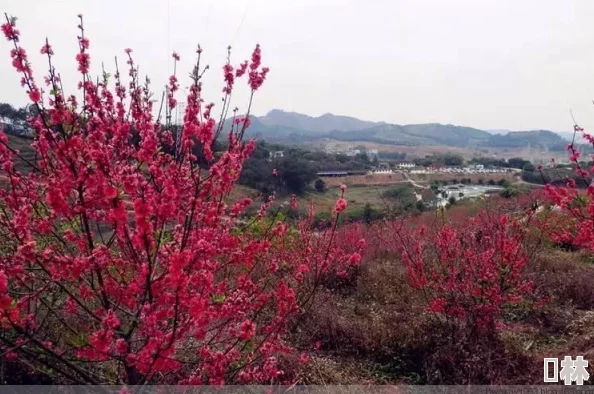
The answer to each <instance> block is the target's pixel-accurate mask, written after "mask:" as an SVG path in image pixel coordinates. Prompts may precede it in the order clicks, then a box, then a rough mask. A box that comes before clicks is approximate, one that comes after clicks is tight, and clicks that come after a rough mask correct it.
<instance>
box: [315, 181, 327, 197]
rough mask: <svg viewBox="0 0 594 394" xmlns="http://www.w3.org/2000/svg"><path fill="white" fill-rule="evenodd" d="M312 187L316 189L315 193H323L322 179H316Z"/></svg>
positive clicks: (324, 183)
mask: <svg viewBox="0 0 594 394" xmlns="http://www.w3.org/2000/svg"><path fill="white" fill-rule="evenodd" d="M314 187H315V188H316V191H317V192H319V193H323V192H324V191H325V190H326V182H324V180H323V179H321V178H318V179H316V182H315V184H314Z"/></svg>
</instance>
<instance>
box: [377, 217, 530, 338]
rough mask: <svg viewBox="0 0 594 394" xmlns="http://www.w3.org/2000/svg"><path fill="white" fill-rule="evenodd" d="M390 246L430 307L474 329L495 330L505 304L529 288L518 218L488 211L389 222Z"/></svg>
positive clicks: (518, 299)
mask: <svg viewBox="0 0 594 394" xmlns="http://www.w3.org/2000/svg"><path fill="white" fill-rule="evenodd" d="M390 233H392V234H394V236H393V237H391V238H388V240H387V241H388V247H390V248H393V249H395V250H398V251H400V252H401V253H402V259H403V261H404V263H405V265H406V267H407V270H408V274H409V278H410V281H411V284H412V286H413V287H415V288H417V289H419V290H420V291H423V293H424V294H425V295H426V297H427V303H428V304H427V308H428V310H429V311H430V312H431V313H433V314H435V316H437V317H440V316H444V317H450V318H454V319H457V320H459V321H460V322H461V323H462V324H465V325H467V327H468V328H469V329H470V331H472V332H481V331H482V332H485V331H486V332H494V331H495V328H496V321H497V320H498V318H500V317H501V316H502V314H503V312H504V310H506V309H507V308H510V307H513V306H514V305H518V304H520V303H521V302H522V301H524V300H525V299H526V296H527V295H529V294H530V291H531V289H532V283H531V282H530V281H528V280H526V279H525V278H524V277H523V276H522V274H523V271H524V268H525V266H526V265H527V263H528V253H527V252H526V250H525V249H524V248H523V235H522V231H520V229H519V223H518V222H513V221H512V222H510V221H509V219H508V218H507V217H506V216H502V217H496V216H493V215H491V214H489V213H488V212H486V211H484V212H482V213H480V214H478V215H477V216H475V217H473V218H471V219H469V220H467V221H466V223H465V225H461V226H454V225H450V224H445V225H443V226H441V225H434V226H432V227H429V228H427V227H424V226H422V227H421V228H420V229H419V230H412V229H410V228H409V227H407V226H405V225H402V224H401V225H394V224H392V225H391V227H390Z"/></svg>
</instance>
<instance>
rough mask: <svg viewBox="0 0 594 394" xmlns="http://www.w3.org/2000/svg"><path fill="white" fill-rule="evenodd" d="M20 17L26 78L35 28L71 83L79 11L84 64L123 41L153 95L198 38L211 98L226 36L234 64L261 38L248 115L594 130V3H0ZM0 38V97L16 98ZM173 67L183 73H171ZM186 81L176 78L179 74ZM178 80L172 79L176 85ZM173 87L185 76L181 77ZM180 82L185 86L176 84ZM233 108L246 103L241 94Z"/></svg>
mask: <svg viewBox="0 0 594 394" xmlns="http://www.w3.org/2000/svg"><path fill="white" fill-rule="evenodd" d="M0 5H1V6H0V10H2V11H4V12H8V13H9V14H13V15H15V16H17V17H18V18H19V21H18V24H19V29H20V30H21V32H22V43H23V46H24V47H25V48H26V49H28V52H29V53H30V54H31V59H32V61H33V65H34V67H35V70H36V71H37V72H38V73H37V75H38V79H39V80H41V76H42V72H43V71H45V70H44V68H43V66H44V65H45V61H44V59H43V58H42V56H41V55H40V54H39V49H40V48H41V45H42V43H43V41H44V39H45V37H46V36H48V37H49V38H50V42H51V43H52V45H53V47H54V50H55V52H56V65H57V68H58V69H59V71H60V72H61V74H62V75H63V79H64V80H65V85H66V86H65V88H66V89H75V87H76V84H75V83H76V81H77V79H76V77H77V74H76V63H75V61H74V56H75V54H76V51H77V43H76V34H77V30H76V25H77V18H76V15H77V14H78V13H83V14H84V16H85V25H86V33H87V35H88V37H89V38H90V40H91V56H92V58H91V63H92V71H93V72H94V73H98V72H99V71H100V62H101V61H105V63H106V67H107V68H110V67H112V64H113V60H112V59H113V56H114V55H116V54H117V55H119V56H122V55H123V49H124V48H127V47H130V48H132V49H133V50H134V56H135V58H136V60H137V61H138V62H139V63H140V65H141V66H140V72H141V74H145V73H147V74H149V75H150V76H151V79H152V81H153V89H154V90H155V91H160V90H161V86H163V85H164V83H165V82H166V80H167V77H168V75H169V73H170V67H171V56H170V53H171V52H172V51H173V50H176V51H178V52H179V53H180V55H181V56H182V63H181V65H180V71H183V72H184V73H187V72H189V71H190V69H191V64H192V62H193V60H194V50H195V46H196V44H197V43H198V42H199V43H200V44H201V45H202V46H203V48H204V49H205V53H204V55H205V57H206V59H207V62H208V63H209V64H210V65H211V70H210V72H209V78H208V79H207V81H206V83H207V84H208V88H207V89H206V94H207V98H209V101H214V102H215V103H218V102H219V100H220V89H221V88H222V75H221V72H220V67H221V66H222V64H223V61H224V57H225V51H226V46H227V45H228V44H231V45H232V46H233V48H234V52H233V55H232V57H233V59H234V60H235V63H239V62H240V60H243V59H244V58H246V57H247V56H249V54H250V52H251V50H252V48H253V46H254V45H255V44H256V43H260V44H261V45H262V50H263V63H264V64H265V65H268V66H269V67H270V68H271V71H270V74H269V78H268V80H267V81H266V83H265V84H264V86H263V88H262V90H261V92H259V94H258V96H257V98H256V102H255V107H254V108H255V113H256V114H264V113H265V112H267V111H268V110H270V109H272V108H281V109H285V110H289V111H297V112H303V113H306V114H309V115H313V116H317V115H321V114H323V113H326V112H331V113H334V114H344V115H351V116H356V117H359V118H362V119H369V120H384V121H388V122H393V123H399V124H407V123H427V122H440V123H453V124H459V125H467V126H474V127H478V128H485V129H535V128H547V129H552V130H555V131H564V130H570V129H571V126H572V123H571V118H570V116H569V109H570V108H571V109H573V112H574V114H575V116H576V118H577V120H578V121H579V122H580V123H582V124H583V126H586V127H587V128H588V129H590V130H591V129H593V128H594V105H593V104H592V99H594V23H593V22H592V21H593V20H594V1H592V0H383V1H380V0H351V1H338V0H299V1H293V0H193V1H192V0H169V1H167V0H142V1H140V0H118V1H113V0H94V1H79V0H70V1H69V0H0ZM9 50H10V46H9V45H8V43H7V42H6V41H2V42H1V43H0V55H2V56H3V57H2V58H0V87H1V88H0V101H8V102H12V103H14V104H24V103H25V102H26V97H25V94H24V93H23V91H22V90H21V88H20V86H19V83H18V81H19V78H18V77H17V75H16V74H15V72H14V71H13V70H12V69H11V66H10V58H9V55H8V52H9ZM2 59H3V60H2ZM183 75H184V74H182V76H183ZM186 81H187V80H186ZM182 83H183V82H182ZM182 86H183V85H182ZM186 86H187V85H186ZM237 93H238V94H237V95H236V99H235V101H234V104H235V105H237V106H239V107H240V108H245V103H246V101H247V91H245V90H243V91H238V92H237Z"/></svg>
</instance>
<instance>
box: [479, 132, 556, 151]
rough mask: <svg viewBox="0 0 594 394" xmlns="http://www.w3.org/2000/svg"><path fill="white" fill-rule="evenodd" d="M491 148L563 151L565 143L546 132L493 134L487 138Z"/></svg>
mask: <svg viewBox="0 0 594 394" xmlns="http://www.w3.org/2000/svg"><path fill="white" fill-rule="evenodd" d="M487 145H489V146H492V147H501V148H522V147H527V146H529V147H532V148H540V149H550V150H563V149H565V147H566V146H567V142H566V141H565V140H564V139H563V138H562V137H561V136H560V135H558V134H556V133H553V132H552V131H548V130H532V131H516V132H510V133H507V134H495V135H492V136H491V137H490V138H489V141H488V144H487Z"/></svg>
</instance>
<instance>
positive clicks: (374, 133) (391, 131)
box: [247, 109, 567, 150]
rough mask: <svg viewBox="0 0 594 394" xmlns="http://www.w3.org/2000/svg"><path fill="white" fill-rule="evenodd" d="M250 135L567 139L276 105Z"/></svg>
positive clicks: (509, 142) (392, 140) (550, 143)
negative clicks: (314, 114)
mask: <svg viewBox="0 0 594 394" xmlns="http://www.w3.org/2000/svg"><path fill="white" fill-rule="evenodd" d="M247 136H249V137H252V138H258V139H265V140H268V141H271V142H280V143H293V144H301V143H307V142H311V141H315V140H318V139H321V138H330V139H334V140H339V141H369V142H377V143H380V144H390V145H407V146H426V145H433V146H442V145H443V146H455V147H462V148H464V147H479V146H485V147H501V148H517V147H532V148H539V149H544V150H562V149H564V147H565V146H566V144H567V143H566V141H565V140H564V139H563V138H562V137H561V136H559V135H558V134H556V133H553V132H552V131H548V130H533V131H517V132H515V131H509V130H490V131H486V130H480V129H475V128H472V127H464V126H454V125H451V124H447V125H444V124H440V123H426V124H413V125H396V124H388V123H384V122H370V121H364V120H360V119H357V118H353V117H349V116H337V115H332V114H325V115H322V116H318V117H311V116H308V115H304V114H300V113H296V112H285V111H282V110H278V109H273V110H271V111H270V112H268V113H267V114H266V115H265V116H262V117H253V118H252V125H251V126H250V128H249V129H248V133H247Z"/></svg>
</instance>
